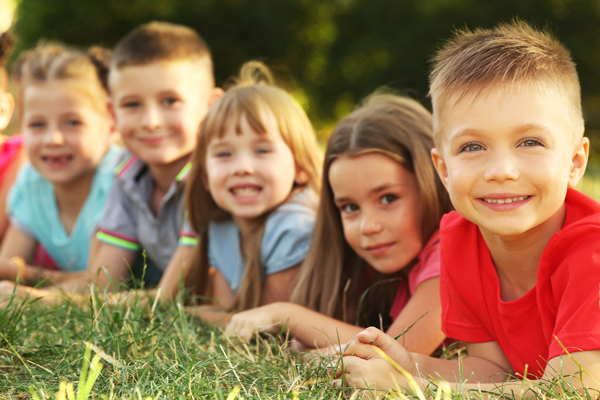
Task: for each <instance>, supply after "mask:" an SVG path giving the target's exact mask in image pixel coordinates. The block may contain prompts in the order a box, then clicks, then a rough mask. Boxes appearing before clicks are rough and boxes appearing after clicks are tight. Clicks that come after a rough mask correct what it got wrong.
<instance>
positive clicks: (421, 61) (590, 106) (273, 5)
mask: <svg viewBox="0 0 600 400" xmlns="http://www.w3.org/2000/svg"><path fill="white" fill-rule="evenodd" d="M514 17H519V18H522V19H524V20H526V21H528V22H531V23H534V24H536V25H537V26H539V27H547V28H548V29H549V30H550V31H551V32H553V33H554V34H555V35H556V36H557V37H558V38H559V39H560V40H562V41H563V42H564V43H565V44H566V45H567V47H568V48H569V49H570V50H571V51H572V53H573V56H574V59H575V61H576V63H577V64H578V70H579V73H580V78H581V84H582V89H583V99H584V110H585V114H586V122H587V126H588V135H592V136H600V135H596V131H598V130H599V129H600V112H599V111H598V110H599V109H600V107H599V106H600V75H599V74H598V73H597V71H599V70H600V52H598V49H599V48H600V46H599V45H600V3H599V2H598V1H596V0H486V1H480V0H128V1H122V0H94V1H90V0H52V1H47V0H21V2H20V5H19V8H18V14H17V22H16V25H15V27H14V30H15V33H16V34H17V35H18V36H19V37H20V44H19V48H20V49H23V48H27V47H31V46H33V45H35V43H36V42H37V41H38V40H39V39H41V38H46V39H53V40H60V41H63V42H66V43H69V44H74V45H79V46H89V45H92V44H101V45H104V46H108V47H110V46H113V45H114V44H115V43H116V42H117V41H118V40H119V38H121V37H122V36H123V35H125V34H126V33H127V32H129V31H130V30H131V29H133V28H134V27H136V26H138V25H140V24H142V23H145V22H148V21H152V20H162V21H169V22H174V23H180V24H184V25H188V26H190V27H193V28H194V29H196V30H197V31H198V32H199V33H200V34H201V35H202V36H203V37H204V38H205V39H206V40H207V42H208V43H209V45H210V46H211V47H212V49H213V53H214V59H215V69H216V75H217V82H218V83H220V84H222V83H223V82H224V81H225V80H226V78H227V77H229V76H231V75H234V74H235V73H236V72H237V70H238V69H239V67H240V66H241V64H242V63H243V62H244V61H246V60H249V59H260V60H263V61H265V62H267V63H268V64H269V65H270V66H272V67H273V68H274V70H275V72H276V74H277V75H278V76H279V77H280V78H281V79H282V81H283V82H284V83H285V84H286V85H287V87H288V88H290V89H292V90H293V91H294V94H295V95H296V97H297V98H298V99H299V100H300V101H301V103H302V105H303V106H304V107H305V108H306V109H307V111H308V113H309V115H310V116H311V118H312V119H313V121H314V122H315V123H316V124H317V126H323V125H324V124H327V123H330V122H334V121H335V120H336V119H338V118H340V117H341V116H343V115H344V114H346V113H347V112H348V111H349V110H351V108H352V107H353V105H354V104H355V103H356V102H357V101H359V100H360V99H361V98H362V97H364V96H365V95H367V94H369V93H370V92H372V91H373V90H374V89H376V88H378V87H380V86H384V85H386V86H389V87H391V88H394V89H398V90H401V91H404V92H407V93H409V94H411V95H412V96H414V97H416V98H417V99H419V100H421V101H423V102H425V103H427V99H426V94H427V72H428V69H429V64H428V60H429V59H430V57H431V55H432V54H433V53H434V51H435V50H436V48H437V47H438V46H439V45H440V43H441V42H442V41H443V40H444V39H446V38H448V37H449V36H450V33H451V32H452V30H454V29H457V28H463V27H469V28H475V27H492V26H494V25H495V24H497V23H498V22H500V21H510V20H511V19H512V18H514Z"/></svg>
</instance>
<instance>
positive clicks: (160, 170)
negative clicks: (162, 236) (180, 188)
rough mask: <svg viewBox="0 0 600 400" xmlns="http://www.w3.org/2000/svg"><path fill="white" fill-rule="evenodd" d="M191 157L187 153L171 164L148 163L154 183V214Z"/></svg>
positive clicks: (151, 203)
mask: <svg viewBox="0 0 600 400" xmlns="http://www.w3.org/2000/svg"><path fill="white" fill-rule="evenodd" d="M189 159H190V155H189V154H186V155H185V156H183V157H181V158H179V159H177V160H175V161H173V162H171V163H169V164H148V169H149V170H150V174H151V175H152V183H153V187H152V199H151V200H150V209H151V210H152V212H153V213H154V215H157V214H158V209H159V208H160V203H161V202H162V199H163V197H164V196H165V194H167V192H168V191H169V188H170V187H171V185H172V184H173V182H175V178H177V175H179V173H180V172H181V170H182V169H183V167H185V165H186V164H187V163H188V162H189Z"/></svg>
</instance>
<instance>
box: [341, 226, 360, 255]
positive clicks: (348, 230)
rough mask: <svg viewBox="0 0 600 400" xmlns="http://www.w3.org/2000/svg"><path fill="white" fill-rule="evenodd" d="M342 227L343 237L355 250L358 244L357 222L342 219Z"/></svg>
mask: <svg viewBox="0 0 600 400" xmlns="http://www.w3.org/2000/svg"><path fill="white" fill-rule="evenodd" d="M342 229H343V230H344V239H346V242H348V244H349V245H350V247H352V249H354V251H356V249H357V247H358V244H359V243H358V242H359V235H358V229H357V224H356V223H355V222H354V221H348V220H344V219H342Z"/></svg>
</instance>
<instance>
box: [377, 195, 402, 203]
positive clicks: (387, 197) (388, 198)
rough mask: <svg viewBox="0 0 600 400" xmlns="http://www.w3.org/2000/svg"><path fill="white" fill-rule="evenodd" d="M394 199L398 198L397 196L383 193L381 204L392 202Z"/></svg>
mask: <svg viewBox="0 0 600 400" xmlns="http://www.w3.org/2000/svg"><path fill="white" fill-rule="evenodd" d="M396 200H398V196H396V195H393V194H385V195H383V196H381V203H382V204H392V203H393V202H395V201H396Z"/></svg>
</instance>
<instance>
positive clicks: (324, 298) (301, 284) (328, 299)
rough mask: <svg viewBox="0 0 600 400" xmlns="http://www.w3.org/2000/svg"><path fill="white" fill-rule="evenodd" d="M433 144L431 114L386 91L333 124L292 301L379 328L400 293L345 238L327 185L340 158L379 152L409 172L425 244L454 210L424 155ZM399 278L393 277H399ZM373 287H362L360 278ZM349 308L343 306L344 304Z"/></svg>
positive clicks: (337, 316) (412, 102) (394, 281)
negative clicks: (313, 223) (358, 315)
mask: <svg viewBox="0 0 600 400" xmlns="http://www.w3.org/2000/svg"><path fill="white" fill-rule="evenodd" d="M432 147H433V136H432V117H431V114H430V113H429V112H428V111H427V110H426V109H425V108H424V107H423V106H422V105H420V104H419V103H418V102H416V101H414V100H412V99H409V98H405V97H401V96H396V95H391V94H374V95H372V96H370V97H369V98H367V99H366V100H365V102H364V103H363V105H362V106H361V107H360V108H358V109H357V110H355V111H354V112H352V113H351V114H350V115H348V116H347V117H345V118H344V119H342V120H341V121H340V122H339V123H338V124H337V126H336V127H335V129H334V131H333V133H332V134H331V137H330V138H329V142H328V144H327V150H326V152H325V165H324V167H323V186H322V189H321V201H320V203H319V208H318V210H317V218H316V226H315V236H314V238H313V242H312V246H311V248H310V250H309V252H308V254H307V256H306V259H305V261H304V264H303V266H302V269H301V271H300V275H299V278H298V284H297V285H296V288H295V289H294V292H293V293H292V297H291V300H292V301H293V302H296V303H299V304H302V305H304V306H306V307H309V308H311V309H313V310H316V311H318V312H320V313H322V314H326V315H329V316H331V317H334V318H336V319H340V320H346V321H347V322H354V321H353V320H352V319H353V318H352V317H353V316H350V315H345V314H347V313H346V312H345V311H346V310H357V311H359V312H360V313H361V317H364V318H361V321H357V322H359V323H360V324H361V325H367V324H377V325H379V321H378V319H379V316H380V315H383V314H384V313H387V310H389V307H390V306H391V303H392V301H393V299H394V296H395V294H396V291H397V289H398V279H390V278H392V277H391V276H390V275H387V276H386V275H383V274H380V273H377V272H374V271H373V269H372V268H371V267H370V266H369V265H368V264H367V263H366V262H365V261H364V260H363V259H361V258H360V257H359V256H358V255H357V254H356V253H355V252H354V251H353V250H352V248H351V247H350V246H349V245H348V243H347V242H346V240H345V239H344V230H343V226H342V221H341V218H340V212H339V210H338V209H337V207H336V205H335V203H334V195H333V191H332V189H331V184H330V182H329V169H330V168H331V164H332V163H333V162H334V161H335V160H336V159H338V158H339V157H341V156H348V157H353V156H358V155H361V154H365V153H369V152H379V153H382V154H385V155H387V156H389V157H391V158H392V159H394V160H396V161H397V162H398V163H400V164H401V165H403V166H404V167H406V168H407V169H409V170H410V171H412V172H413V173H414V174H415V177H416V180H417V185H418V188H419V193H420V196H421V215H422V220H421V232H422V235H423V243H424V244H425V243H427V241H428V240H429V238H430V236H431V235H432V234H433V233H434V232H435V231H436V230H437V229H438V227H439V222H440V219H441V217H442V215H443V214H444V213H446V212H448V211H450V210H451V209H452V205H451V203H450V198H449V196H448V194H447V192H446V190H445V189H444V187H443V185H442V183H441V181H440V179H439V178H438V176H437V174H436V172H435V169H434V167H433V163H432V161H431V156H430V151H431V148H432ZM397 275H398V274H396V276H397ZM368 276H372V277H373V278H372V279H371V285H373V284H377V285H378V287H377V290H372V291H370V292H369V293H368V295H366V296H365V299H364V300H365V301H364V302H363V303H362V307H360V308H361V309H360V310H358V308H359V299H360V298H361V296H362V295H363V292H364V290H365V283H364V279H365V277H368ZM345 298H347V299H348V301H349V303H348V304H346V303H345V301H344V299H345Z"/></svg>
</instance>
